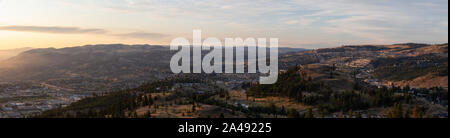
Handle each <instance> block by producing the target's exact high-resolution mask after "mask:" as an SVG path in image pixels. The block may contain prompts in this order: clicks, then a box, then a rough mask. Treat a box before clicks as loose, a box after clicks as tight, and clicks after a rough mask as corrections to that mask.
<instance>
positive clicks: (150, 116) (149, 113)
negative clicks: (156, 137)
mask: <svg viewBox="0 0 450 138" xmlns="http://www.w3.org/2000/svg"><path fill="white" fill-rule="evenodd" d="M144 118H152V113H151V112H150V111H147V112H146V113H145V114H144Z"/></svg>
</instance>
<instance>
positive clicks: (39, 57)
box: [0, 43, 448, 87]
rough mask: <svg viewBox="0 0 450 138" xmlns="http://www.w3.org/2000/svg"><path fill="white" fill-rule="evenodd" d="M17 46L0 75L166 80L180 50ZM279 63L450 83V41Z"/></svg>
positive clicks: (302, 55) (302, 54) (291, 55)
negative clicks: (347, 68)
mask: <svg viewBox="0 0 450 138" xmlns="http://www.w3.org/2000/svg"><path fill="white" fill-rule="evenodd" d="M12 51H16V52H17V53H19V52H22V53H20V54H18V55H17V56H14V57H8V58H7V59H5V60H3V61H0V65H2V66H0V80H4V81H25V80H27V81H28V80H35V81H46V80H51V79H65V78H73V77H84V78H92V79H114V80H124V81H125V80H152V79H163V78H165V77H167V76H168V75H170V74H171V71H170V68H169V62H170V59H171V57H172V55H173V54H174V51H170V50H169V47H166V46H150V45H122V44H112V45H87V46H80V47H71V48H61V49H55V48H47V49H32V50H29V49H18V50H12ZM23 51H24V52H23ZM0 52H1V51H0ZM9 53H13V52H11V51H10V52H9ZM0 55H2V54H0ZM279 64H280V69H287V68H289V67H292V66H295V65H308V64H328V65H332V64H341V65H347V66H356V67H358V68H369V69H371V70H373V71H374V72H373V73H372V74H371V75H373V76H374V77H377V78H378V79H382V80H386V81H393V82H397V83H398V84H402V85H418V84H431V83H432V84H433V85H431V86H446V87H448V44H441V45H427V44H413V43H407V44H395V45H360V46H342V47H337V48H324V49H317V50H307V49H297V48H280V63H279ZM428 81H433V82H428Z"/></svg>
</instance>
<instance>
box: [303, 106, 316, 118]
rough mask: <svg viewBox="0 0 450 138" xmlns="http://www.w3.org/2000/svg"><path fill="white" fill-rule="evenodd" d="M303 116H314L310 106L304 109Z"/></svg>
mask: <svg viewBox="0 0 450 138" xmlns="http://www.w3.org/2000/svg"><path fill="white" fill-rule="evenodd" d="M305 118H314V114H313V111H312V109H311V108H308V109H307V110H306V114H305Z"/></svg>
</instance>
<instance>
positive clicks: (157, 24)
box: [0, 0, 448, 49]
mask: <svg viewBox="0 0 450 138" xmlns="http://www.w3.org/2000/svg"><path fill="white" fill-rule="evenodd" d="M193 29H202V30H203V37H219V38H221V39H223V38H225V37H243V38H246V37H277V38H279V39H280V46H287V47H302V48H322V47H336V46H339V45H347V44H392V43H404V42H419V43H447V42H448V0H248V1H244V0H0V49H11V48H20V47H39V48H42V47H57V48H58V47H67V46H79V45H85V44H109V43H124V44H161V45H165V44H168V43H170V41H171V40H172V39H173V38H176V37H180V36H181V37H188V38H191V37H192V30H193Z"/></svg>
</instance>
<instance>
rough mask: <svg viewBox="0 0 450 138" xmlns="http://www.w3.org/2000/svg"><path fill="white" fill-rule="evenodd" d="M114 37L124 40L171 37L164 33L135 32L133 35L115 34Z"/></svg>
mask: <svg viewBox="0 0 450 138" xmlns="http://www.w3.org/2000/svg"><path fill="white" fill-rule="evenodd" d="M114 36H117V37H123V38H134V39H155V38H164V37H168V36H170V35H167V34H162V33H148V32H133V33H124V34H115V35H114Z"/></svg>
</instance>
